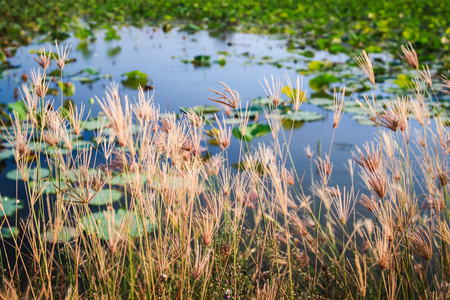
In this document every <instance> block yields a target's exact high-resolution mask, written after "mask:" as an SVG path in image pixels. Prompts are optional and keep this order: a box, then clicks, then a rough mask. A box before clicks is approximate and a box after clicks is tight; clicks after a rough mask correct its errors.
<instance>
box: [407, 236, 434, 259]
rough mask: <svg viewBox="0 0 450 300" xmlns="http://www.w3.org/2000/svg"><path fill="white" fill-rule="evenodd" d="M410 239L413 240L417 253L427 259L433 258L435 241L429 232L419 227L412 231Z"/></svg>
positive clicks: (413, 248) (412, 244) (413, 246)
mask: <svg viewBox="0 0 450 300" xmlns="http://www.w3.org/2000/svg"><path fill="white" fill-rule="evenodd" d="M409 240H410V242H411V248H412V250H413V251H414V252H415V253H416V254H417V255H419V256H420V257H422V258H423V259H425V260H426V261H429V260H430V259H431V256H432V254H433V244H432V242H433V241H432V239H431V237H430V235H429V234H428V232H426V231H425V230H424V229H423V228H419V230H418V231H415V232H410V235H409Z"/></svg>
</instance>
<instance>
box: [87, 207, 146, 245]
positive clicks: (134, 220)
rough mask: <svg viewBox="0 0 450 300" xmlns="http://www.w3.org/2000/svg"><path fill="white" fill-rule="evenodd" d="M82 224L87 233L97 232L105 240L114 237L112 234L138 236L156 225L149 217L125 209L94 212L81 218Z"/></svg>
mask: <svg viewBox="0 0 450 300" xmlns="http://www.w3.org/2000/svg"><path fill="white" fill-rule="evenodd" d="M80 225H81V226H82V227H83V228H84V230H85V231H86V232H87V233H94V234H97V235H98V236H99V238H101V239H104V240H108V239H111V238H113V237H112V236H110V234H120V235H121V236H123V237H138V236H140V235H141V234H143V233H144V232H150V231H152V230H153V229H154V227H155V224H152V223H151V222H150V220H149V219H147V218H144V217H142V216H137V215H136V213H134V212H130V211H126V210H123V209H119V210H114V209H111V210H106V211H99V212H96V213H93V214H91V215H88V216H86V217H84V218H83V219H81V220H80Z"/></svg>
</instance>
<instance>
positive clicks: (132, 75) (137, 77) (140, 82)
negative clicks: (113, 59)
mask: <svg viewBox="0 0 450 300" xmlns="http://www.w3.org/2000/svg"><path fill="white" fill-rule="evenodd" d="M122 76H126V77H127V78H126V79H125V80H122V84H123V85H124V86H125V87H127V88H132V89H137V88H138V87H139V86H144V85H146V84H147V82H148V75H147V74H145V73H143V72H141V71H139V70H135V71H131V72H128V73H124V74H122Z"/></svg>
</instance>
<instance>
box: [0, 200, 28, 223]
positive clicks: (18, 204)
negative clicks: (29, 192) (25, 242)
mask: <svg viewBox="0 0 450 300" xmlns="http://www.w3.org/2000/svg"><path fill="white" fill-rule="evenodd" d="M21 208H23V202H22V201H20V200H18V199H13V198H10V197H8V196H2V197H0V218H3V217H4V216H7V217H10V216H12V215H13V214H14V213H15V212H16V211H17V210H19V209H21Z"/></svg>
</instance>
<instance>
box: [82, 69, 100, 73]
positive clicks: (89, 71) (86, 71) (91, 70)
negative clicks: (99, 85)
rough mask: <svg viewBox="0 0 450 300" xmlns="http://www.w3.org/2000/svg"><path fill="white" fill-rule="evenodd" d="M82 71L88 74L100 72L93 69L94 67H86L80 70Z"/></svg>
mask: <svg viewBox="0 0 450 300" xmlns="http://www.w3.org/2000/svg"><path fill="white" fill-rule="evenodd" d="M81 72H82V73H86V74H88V75H98V74H100V71H98V70H96V69H94V68H86V69H84V70H82V71H81Z"/></svg>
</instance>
